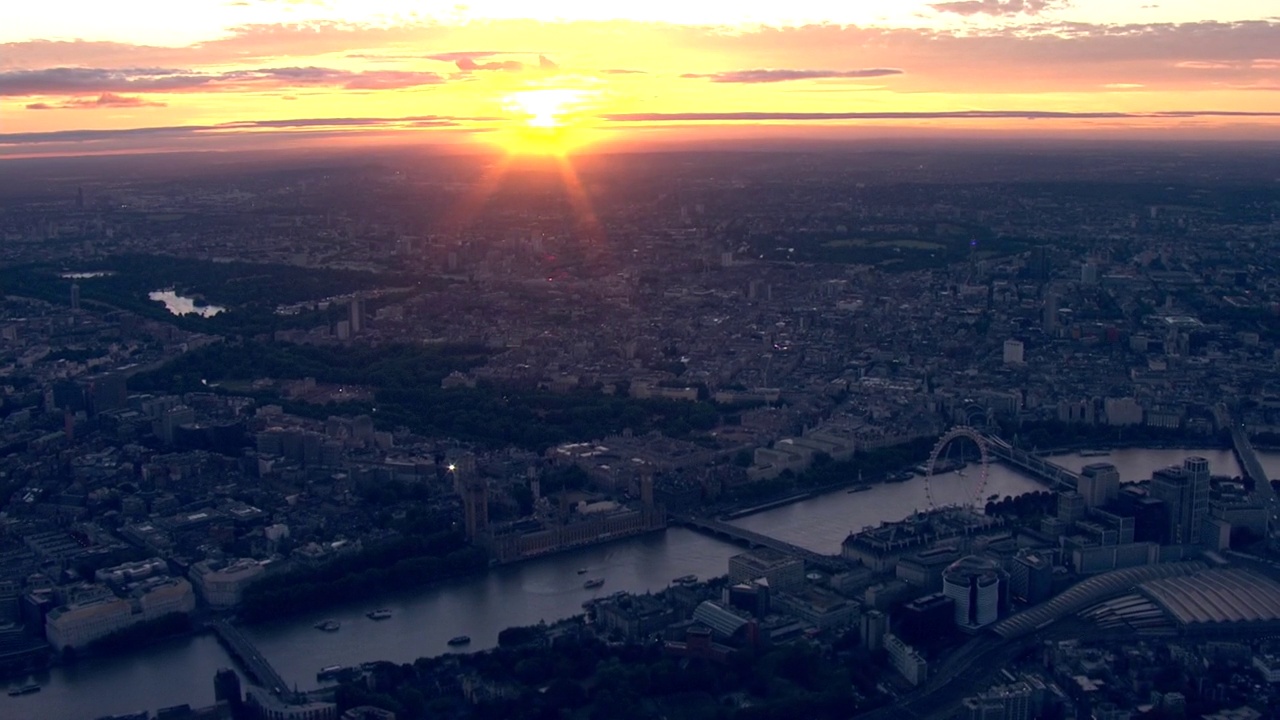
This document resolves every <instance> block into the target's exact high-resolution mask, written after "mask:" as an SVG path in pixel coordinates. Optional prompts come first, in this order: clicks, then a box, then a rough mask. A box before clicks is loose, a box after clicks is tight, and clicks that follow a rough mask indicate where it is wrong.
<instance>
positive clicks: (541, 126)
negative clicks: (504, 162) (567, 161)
mask: <svg viewBox="0 0 1280 720" xmlns="http://www.w3.org/2000/svg"><path fill="white" fill-rule="evenodd" d="M590 94H591V92H590V91H588V90H580V89H575V88H535V89H532V90H521V91H519V92H514V93H512V94H510V95H508V96H507V97H506V98H504V102H503V109H504V110H505V111H506V112H507V113H509V115H510V116H511V118H512V120H514V121H515V122H516V124H515V125H513V126H512V127H509V128H508V129H507V130H506V131H505V132H503V133H501V144H502V145H503V146H504V147H505V148H506V149H507V150H508V151H510V152H513V153H518V154H522V155H528V154H536V155H564V154H565V153H567V152H569V151H570V150H573V149H575V148H578V147H580V146H582V145H584V144H585V143H586V141H587V137H588V135H589V134H590V131H588V130H587V129H585V128H583V127H582V126H581V125H580V121H581V117H580V113H581V112H582V110H583V108H584V104H585V101H586V100H587V99H588V98H589V96H590Z"/></svg>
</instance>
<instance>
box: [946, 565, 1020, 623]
mask: <svg viewBox="0 0 1280 720" xmlns="http://www.w3.org/2000/svg"><path fill="white" fill-rule="evenodd" d="M1007 586H1008V578H1007V576H1006V575H1005V573H1004V571H1003V570H1002V569H1001V568H1000V565H999V563H997V562H996V561H995V560H992V559H990V558H985V557H981V556H978V555H970V556H968V557H963V558H960V559H959V560H957V561H955V562H954V563H952V565H951V567H949V568H947V569H946V570H945V571H944V572H943V573H942V593H943V594H944V595H946V596H947V597H949V598H951V599H952V600H954V601H955V604H956V614H955V618H956V627H958V628H960V629H961V630H963V631H965V632H970V633H972V632H977V631H978V630H981V629H982V628H984V627H986V626H988V625H990V624H991V623H993V622H995V621H996V620H999V619H1000V608H1001V607H1002V606H1003V605H1004V597H1005V593H1006V592H1007V591H1008V590H1007Z"/></svg>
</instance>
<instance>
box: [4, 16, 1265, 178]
mask: <svg viewBox="0 0 1280 720" xmlns="http://www.w3.org/2000/svg"><path fill="white" fill-rule="evenodd" d="M953 135H954V136H958V137H966V136H971V137H1024V136H1035V137H1040V136H1062V137H1085V138H1089V137H1096V138H1136V139H1156V140H1158V139H1197V140H1233V139H1280V0H1215V1H1214V2H1212V3H1210V2H1205V1H1204V0H839V1H828V2H820V1H817V0H787V1H786V2H782V1H781V0H771V1H768V2H765V1H763V0H735V2H732V3H730V2H697V1H696V0H645V1H644V2H636V3H633V4H622V3H606V2H599V1H595V2H580V1H579V2H573V1H570V0H540V2H536V3H534V2H528V1H527V0H526V1H523V2H518V1H511V0H478V1H476V2H469V3H468V2H434V1H433V0H182V1H181V2H174V0H115V1H114V2H98V3H89V2H84V1H83V0H46V1H44V2H19V3H12V4H8V5H7V6H6V9H5V11H4V22H3V23H0V155H10V156H14V155H31V154H89V153H108V152H136V151H154V150H182V149H200V150H207V149H224V148H225V149H251V148H267V147H284V146H296V145H308V144H330V145H348V146H349V145H354V146H359V145H366V144H369V145H372V144H377V143H404V142H411V143H424V144H425V143H440V144H450V145H458V146H470V145H474V144H479V145H485V146H490V147H498V148H503V149H506V150H508V151H513V152H531V153H545V152H553V153H563V152H582V151H586V150H588V149H590V148H608V147H625V146H628V145H636V146H639V145H642V144H644V143H661V142H676V141H683V142H698V141H700V140H718V139H725V138H736V139H742V140H744V141H750V140H751V139H753V138H784V137H786V138H823V139H841V138H847V139H850V140H854V141H864V142H865V141H868V140H869V139H874V138H876V137H886V136H892V137H899V136H906V137H911V136H953Z"/></svg>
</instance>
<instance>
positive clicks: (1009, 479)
mask: <svg viewBox="0 0 1280 720" xmlns="http://www.w3.org/2000/svg"><path fill="white" fill-rule="evenodd" d="M1187 455H1202V456H1204V457H1206V458H1208V459H1209V462H1210V470H1211V472H1213V473H1214V474H1217V475H1238V474H1239V473H1240V470H1239V466H1238V465H1237V463H1236V461H1235V457H1234V456H1233V455H1232V453H1231V452H1230V451H1227V450H1194V449H1189V450H1181V449H1172V450H1168V449H1160V450H1154V449H1124V450H1116V451H1114V452H1112V453H1111V454H1110V455H1108V456H1103V457H1087V458H1085V457H1080V456H1079V455H1075V454H1072V455H1064V456H1059V457H1056V458H1055V460H1056V461H1057V462H1059V463H1060V464H1062V465H1064V466H1066V467H1069V468H1072V469H1078V468H1079V467H1082V466H1083V465H1086V464H1088V463H1090V462H1110V463H1112V464H1114V465H1116V467H1117V468H1119V470H1120V475H1121V477H1122V478H1123V479H1124V480H1126V481H1131V480H1139V479H1142V478H1145V477H1150V475H1151V471H1152V470H1155V469H1157V468H1159V467H1163V466H1166V465H1173V464H1180V463H1181V462H1182V459H1183V458H1184V457H1186V456H1187ZM1259 456H1260V459H1261V460H1262V463H1263V465H1264V466H1265V467H1266V468H1267V470H1268V472H1274V473H1275V475H1276V476H1280V453H1260V454H1259ZM979 475H980V473H978V472H977V471H976V468H975V466H973V465H970V467H969V468H966V470H965V471H964V473H963V475H957V474H956V473H951V474H949V475H944V476H941V477H938V478H935V479H934V482H933V484H932V488H931V489H932V491H933V496H934V499H935V503H936V504H948V503H954V502H959V501H960V500H962V499H963V498H965V497H971V496H973V495H974V493H975V492H977V488H976V486H975V484H976V482H977V479H976V478H977V477H978V476H979ZM1039 489H1043V486H1041V485H1040V484H1039V483H1037V482H1036V481H1034V480H1032V479H1030V478H1028V477H1026V476H1024V475H1022V474H1021V473H1019V472H1016V471H1014V470H1012V469H1010V468H1007V467H1004V466H1002V465H992V466H991V467H990V469H989V474H988V478H987V482H986V485H985V487H984V488H982V490H981V494H982V496H983V497H984V498H985V497H986V496H989V495H997V496H1000V497H1003V496H1005V495H1014V494H1019V493H1023V492H1028V491H1034V490H1039ZM928 507H929V501H928V496H927V495H926V492H925V483H924V481H923V479H922V478H918V477H917V478H914V479H912V480H909V481H907V482H903V483H894V484H887V485H879V486H876V487H873V488H872V489H871V490H867V491H864V492H857V493H847V492H845V491H842V490H840V491H836V492H833V493H830V494H827V495H824V496H822V497H818V498H811V499H808V500H804V501H801V502H797V503H794V504H791V505H787V506H784V507H780V508H775V509H773V510H768V511H765V512H761V513H757V514H754V515H750V516H747V517H744V518H739V519H738V520H735V521H734V523H735V524H738V525H740V526H742V527H744V528H747V529H750V530H754V531H756V532H762V533H766V534H769V535H772V536H774V537H777V538H779V539H782V540H786V541H788V542H791V543H794V544H796V545H800V546H802V547H806V548H809V549H812V550H814V551H817V552H820V553H836V552H838V551H839V548H840V543H841V542H842V541H843V540H844V538H845V537H846V536H847V535H848V534H849V532H851V531H857V530H859V529H861V528H863V527H865V526H868V525H876V524H878V523H879V522H881V521H882V520H894V519H899V518H903V517H906V516H907V515H909V514H911V513H912V512H913V511H915V510H924V509H927V508H928ZM740 552H742V548H741V547H739V546H737V545H733V544H730V543H726V542H723V541H720V540H717V539H714V538H710V537H706V536H703V535H700V534H697V533H694V532H693V531H690V530H686V529H683V528H672V529H669V530H667V531H666V532H665V533H659V534H653V535H647V536H644V537H639V538H633V539H630V540H624V541H619V542H616V543H612V544H609V545H604V546H599V547H593V548H584V549H581V550H576V551H573V552H568V553H564V554H560V555H553V556H550V557H545V558H540V559H537V560H531V561H529V562H525V563H520V564H517V565H509V566H505V567H500V568H496V569H494V570H493V571H491V572H489V573H487V574H485V575H483V576H476V577H469V578H460V579H457V580H453V581H449V582H446V583H441V584H440V585H436V586H433V587H430V588H427V589H425V590H418V591H414V592H409V593H403V594H400V595H393V596H388V597H384V598H381V599H378V600H371V601H368V602H364V603H360V604H353V605H347V606H340V607H336V608H330V609H328V610H325V611H321V612H317V613H314V614H310V615H306V616H300V617H296V618H293V619H291V620H288V621H284V622H278V623H271V624H266V625H261V626H256V627H253V628H250V629H249V635H250V637H251V638H252V639H253V640H254V642H255V643H257V645H258V648H259V649H260V650H261V651H262V653H263V655H265V656H266V657H267V658H268V659H269V660H270V661H271V663H272V665H274V666H275V668H276V670H278V671H279V672H280V674H281V675H282V676H283V677H284V678H285V679H286V680H287V681H289V682H290V683H296V684H297V686H298V687H299V688H301V689H310V688H314V687H316V685H317V683H316V679H315V674H316V671H317V670H319V669H320V668H321V667H324V666H326V665H354V664H358V663H361V662H365V661H369V660H390V661H393V662H400V663H403V662H412V661H413V660H414V659H416V658H418V657H422V656H432V655H439V654H441V653H445V652H450V651H451V649H450V648H449V646H448V645H446V641H447V640H448V639H449V638H451V637H453V636H455V635H469V636H470V637H471V638H472V642H471V644H470V645H469V646H467V647H466V648H463V649H462V650H461V651H463V652H466V651H476V650H483V649H486V648H491V647H493V646H494V645H496V643H497V637H498V632H499V631H501V630H502V629H504V628H507V627H510V626H513V625H530V624H534V623H537V622H539V621H540V620H546V621H547V622H551V621H554V620H557V619H561V618H564V617H569V616H571V615H575V614H577V613H580V612H581V605H582V602H583V601H584V600H587V599H589V598H591V597H596V596H600V595H608V594H610V593H613V592H616V591H618V590H626V591H628V592H646V591H656V590H661V589H663V588H665V587H666V586H667V585H668V584H669V583H670V582H671V580H672V579H673V578H676V577H679V576H682V575H697V576H699V577H702V578H705V577H712V576H717V575H723V574H724V573H725V572H727V570H728V559H729V557H730V556H732V555H735V554H737V553H740ZM579 569H586V570H587V572H586V573H585V574H582V575H579V574H578V570H579ZM596 577H600V578H604V579H605V584H604V586H603V587H602V588H599V589H598V590H594V591H592V590H585V589H583V587H582V583H583V581H584V579H587V578H596ZM376 608H387V609H389V610H391V612H392V616H391V618H390V619H387V620H382V621H374V620H369V619H368V618H366V617H365V613H366V612H368V611H370V610H373V609H376ZM325 618H334V619H337V620H339V621H340V622H341V624H342V627H341V629H340V630H338V631H337V632H334V633H325V632H321V631H319V630H316V629H314V628H313V627H312V625H313V624H314V623H316V622H317V621H319V620H322V619H325ZM220 667H234V664H233V663H232V661H231V659H230V658H229V657H228V656H227V655H226V653H225V652H224V651H223V650H222V648H221V647H220V646H219V645H218V643H217V641H216V640H214V638H213V637H212V636H211V635H202V636H197V637H193V638H184V639H180V640H174V641H171V642H168V643H164V644H161V645H158V646H153V647H150V648H147V649H144V650H141V651H138V652H136V653H131V654H128V655H123V656H114V657H111V658H105V659H100V660H89V661H85V662H81V663H78V664H77V665H75V666H73V667H69V668H54V669H53V670H52V671H51V672H49V673H48V674H46V675H45V676H43V677H40V678H37V679H38V680H39V681H40V682H41V683H42V685H43V690H42V691H41V692H39V693H36V694H33V695H26V696H22V697H16V698H11V697H5V696H0V718H11V717H12V718H48V719H49V720H92V719H93V718H97V717H100V716H102V715H110V714H122V713H126V712H137V711H140V710H151V711H153V712H154V711H155V710H156V709H158V708H161V707H166V706H170V705H177V704H182V703H190V704H191V705H193V706H201V705H208V704H211V703H212V702H213V675H214V672H215V671H216V670H217V669H218V668H220Z"/></svg>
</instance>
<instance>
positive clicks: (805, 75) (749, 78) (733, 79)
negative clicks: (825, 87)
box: [680, 68, 903, 83]
mask: <svg viewBox="0 0 1280 720" xmlns="http://www.w3.org/2000/svg"><path fill="white" fill-rule="evenodd" d="M902 72H903V71H902V70H899V69H897V68H862V69H860V70H785V69H764V68H761V69H756V70H730V71H728V72H718V73H685V74H684V75H681V76H680V77H685V78H704V79H707V80H710V81H711V82H718V83H775V82H787V81H789V80H819V79H823V78H873V77H885V76H888V75H901V74H902Z"/></svg>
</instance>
